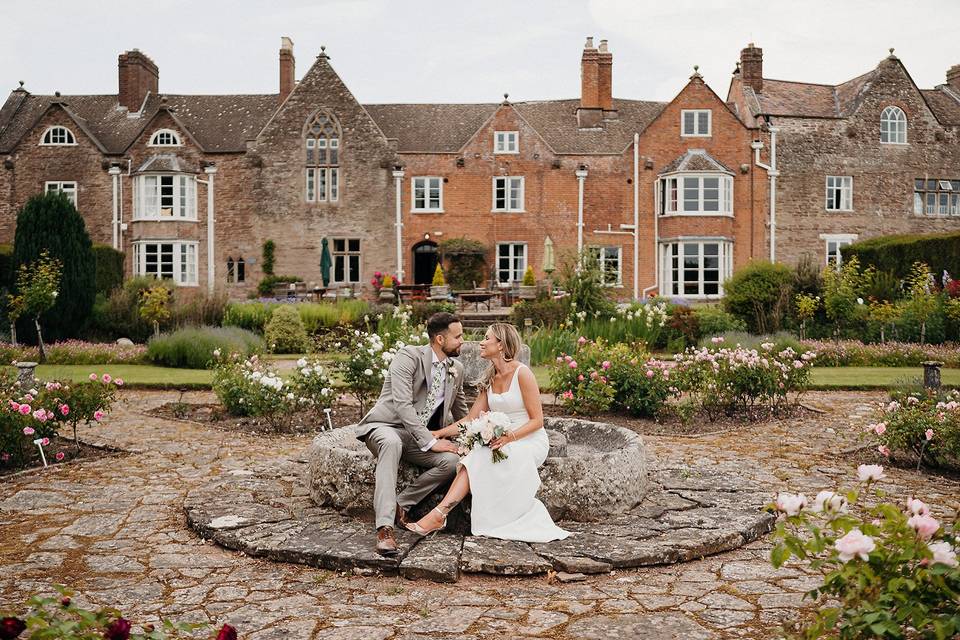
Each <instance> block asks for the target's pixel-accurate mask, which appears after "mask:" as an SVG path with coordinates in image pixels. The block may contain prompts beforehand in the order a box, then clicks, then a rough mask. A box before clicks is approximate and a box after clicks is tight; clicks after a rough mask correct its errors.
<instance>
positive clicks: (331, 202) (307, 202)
mask: <svg viewBox="0 0 960 640" xmlns="http://www.w3.org/2000/svg"><path fill="white" fill-rule="evenodd" d="M303 203H304V204H313V205H320V204H333V205H337V204H340V201H339V200H304V201H303Z"/></svg>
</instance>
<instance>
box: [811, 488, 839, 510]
mask: <svg viewBox="0 0 960 640" xmlns="http://www.w3.org/2000/svg"><path fill="white" fill-rule="evenodd" d="M846 502H847V501H846V500H845V499H844V498H843V496H841V495H840V494H837V493H834V492H833V491H821V492H820V493H818V494H817V497H816V498H814V499H813V507H812V509H813V510H814V511H817V512H821V511H829V512H833V513H839V512H841V511H846V510H847V505H846Z"/></svg>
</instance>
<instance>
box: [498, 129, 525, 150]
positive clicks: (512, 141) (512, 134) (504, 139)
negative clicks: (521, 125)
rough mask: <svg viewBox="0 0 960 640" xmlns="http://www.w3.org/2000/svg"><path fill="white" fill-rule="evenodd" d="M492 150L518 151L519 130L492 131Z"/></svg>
mask: <svg viewBox="0 0 960 640" xmlns="http://www.w3.org/2000/svg"><path fill="white" fill-rule="evenodd" d="M493 152H494V153H496V154H501V153H514V154H516V153H520V132H519V131H494V132H493Z"/></svg>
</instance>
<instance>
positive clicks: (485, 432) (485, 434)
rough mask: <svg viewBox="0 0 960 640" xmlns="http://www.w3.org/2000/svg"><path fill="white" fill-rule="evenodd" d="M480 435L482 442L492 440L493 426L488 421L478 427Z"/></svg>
mask: <svg viewBox="0 0 960 640" xmlns="http://www.w3.org/2000/svg"><path fill="white" fill-rule="evenodd" d="M480 437H481V438H483V441H484V442H490V441H491V440H493V427H492V426H491V425H490V424H489V423H488V424H487V425H485V426H484V427H483V428H482V429H480Z"/></svg>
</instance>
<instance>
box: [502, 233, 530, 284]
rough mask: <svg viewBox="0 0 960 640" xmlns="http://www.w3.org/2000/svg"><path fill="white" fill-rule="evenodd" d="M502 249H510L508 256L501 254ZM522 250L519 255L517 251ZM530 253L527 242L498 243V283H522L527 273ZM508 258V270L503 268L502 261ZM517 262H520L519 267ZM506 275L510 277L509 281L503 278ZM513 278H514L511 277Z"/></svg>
mask: <svg viewBox="0 0 960 640" xmlns="http://www.w3.org/2000/svg"><path fill="white" fill-rule="evenodd" d="M501 247H508V251H507V254H506V255H501V254H500V249H501ZM518 249H519V250H520V252H519V253H517V250H518ZM529 255H530V254H529V251H528V248H527V243H526V242H513V241H509V240H508V241H504V242H498V243H497V255H496V261H497V263H496V265H497V282H510V283H514V282H522V281H523V275H524V273H526V271H527V262H528V259H529ZM501 258H506V259H507V260H508V261H509V266H507V268H506V269H504V268H501V266H500V259H501ZM517 260H519V261H520V263H519V266H518V265H517ZM504 273H506V275H507V276H508V278H507V279H504V278H503V277H502V276H503V274H504ZM509 276H512V277H509Z"/></svg>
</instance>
